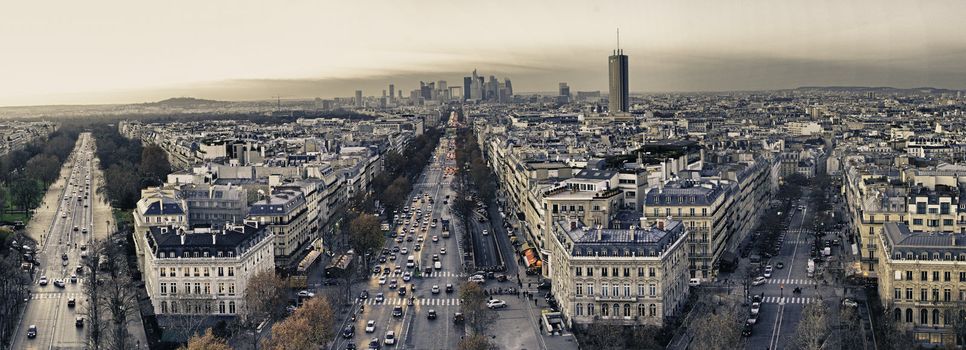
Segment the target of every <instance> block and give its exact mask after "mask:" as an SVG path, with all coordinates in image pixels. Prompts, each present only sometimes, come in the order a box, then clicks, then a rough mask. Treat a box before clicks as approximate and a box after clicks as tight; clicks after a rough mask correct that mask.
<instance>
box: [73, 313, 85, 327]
mask: <svg viewBox="0 0 966 350" xmlns="http://www.w3.org/2000/svg"><path fill="white" fill-rule="evenodd" d="M74 327H84V316H77V318H75V319H74Z"/></svg>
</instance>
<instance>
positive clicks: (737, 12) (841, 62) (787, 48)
mask: <svg viewBox="0 0 966 350" xmlns="http://www.w3.org/2000/svg"><path fill="white" fill-rule="evenodd" d="M963 13H966V1H962V0H957V1H944V0H939V1H912V0H907V1H898V0H875V1H872V0H850V1H838V0H836V1H825V0H783V1H774V0H761V1H757V0H719V1H713V0H706V1H693V0H680V1H646V0H639V1H621V0H612V1H607V0H603V1H571V0H554V1H542V0H537V1H520V0H513V1H503V0H486V1H462V0H411V1H398V0H395V1H372V0H354V1H334V0H332V1H329V0H316V1H297V0H277V1H247V0H204V1H183V0H170V1H157V2H146V1H129V0H100V1H99V0H90V1H58V0H51V1H3V2H2V3H0V48H2V49H0V106H11V105H46V104H101V103H132V102H147V101H157V100H161V99H165V98H168V97H179V96H191V97H197V98H209V99H218V100H261V99H273V98H274V97H275V96H280V97H281V98H283V99H291V98H311V97H323V98H331V97H336V96H352V95H353V94H354V91H355V90H357V89H362V90H363V91H364V93H365V94H366V95H381V90H383V89H386V88H387V85H388V84H389V83H395V85H396V87H397V89H402V90H403V91H404V93H405V94H406V95H407V96H408V93H409V91H410V90H412V89H415V88H416V87H417V86H418V83H419V81H420V80H426V81H436V80H447V81H448V82H449V84H450V85H451V86H452V85H459V84H461V82H462V77H463V76H465V75H468V74H469V72H471V71H472V70H473V69H474V68H476V69H479V71H480V72H481V74H483V75H486V76H489V75H491V74H493V75H496V76H497V77H499V78H501V79H502V78H510V79H511V80H512V81H513V86H514V90H515V91H516V92H522V91H555V90H556V87H557V84H558V83H559V82H567V83H568V84H569V85H570V87H571V91H593V90H601V91H602V92H605V93H606V89H607V74H606V73H607V56H608V55H609V54H611V52H612V50H613V49H614V48H616V46H617V38H616V33H615V32H616V30H617V28H618V27H619V28H620V47H621V48H622V49H624V53H625V54H627V55H628V56H629V71H630V88H631V91H634V92H663V91H722V90H758V89H783V88H794V87H798V86H815V85H863V86H894V87H920V86H932V87H941V88H953V89H966V34H964V33H966V21H963V20H962V14H963Z"/></svg>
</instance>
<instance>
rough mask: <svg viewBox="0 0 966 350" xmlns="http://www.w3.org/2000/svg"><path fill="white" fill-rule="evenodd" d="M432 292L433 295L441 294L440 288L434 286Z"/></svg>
mask: <svg viewBox="0 0 966 350" xmlns="http://www.w3.org/2000/svg"><path fill="white" fill-rule="evenodd" d="M431 291H432V293H433V294H439V286H438V285H435V284H434V285H433V288H432V289H431Z"/></svg>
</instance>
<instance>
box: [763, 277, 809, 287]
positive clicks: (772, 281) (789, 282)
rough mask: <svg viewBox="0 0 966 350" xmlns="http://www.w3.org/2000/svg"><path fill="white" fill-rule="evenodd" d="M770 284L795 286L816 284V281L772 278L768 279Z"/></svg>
mask: <svg viewBox="0 0 966 350" xmlns="http://www.w3.org/2000/svg"><path fill="white" fill-rule="evenodd" d="M768 284H784V285H786V286H794V285H797V284H815V281H814V280H810V279H799V278H770V279H768Z"/></svg>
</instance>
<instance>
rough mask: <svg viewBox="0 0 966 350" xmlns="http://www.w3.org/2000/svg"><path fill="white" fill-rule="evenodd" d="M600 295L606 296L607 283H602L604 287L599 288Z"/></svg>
mask: <svg viewBox="0 0 966 350" xmlns="http://www.w3.org/2000/svg"><path fill="white" fill-rule="evenodd" d="M600 295H601V296H604V297H606V296H607V283H604V285H603V286H601V287H600Z"/></svg>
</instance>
